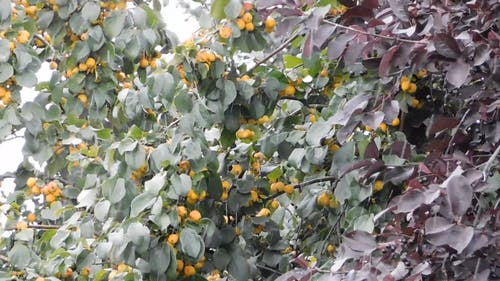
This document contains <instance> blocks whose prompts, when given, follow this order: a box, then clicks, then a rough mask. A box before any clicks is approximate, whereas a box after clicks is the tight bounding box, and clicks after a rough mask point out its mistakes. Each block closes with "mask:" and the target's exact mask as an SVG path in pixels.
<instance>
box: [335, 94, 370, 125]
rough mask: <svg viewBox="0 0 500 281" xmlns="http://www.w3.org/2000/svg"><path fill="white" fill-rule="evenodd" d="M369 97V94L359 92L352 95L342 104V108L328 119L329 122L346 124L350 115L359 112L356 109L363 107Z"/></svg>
mask: <svg viewBox="0 0 500 281" xmlns="http://www.w3.org/2000/svg"><path fill="white" fill-rule="evenodd" d="M370 98H371V96H370V95H367V94H359V95H357V96H355V97H353V98H352V99H350V100H349V101H348V102H347V103H346V104H345V105H344V107H343V108H342V110H339V111H338V112H337V113H335V115H333V116H332V117H331V118H330V119H329V122H332V124H338V125H345V124H347V121H348V120H349V119H350V118H351V116H353V115H354V114H355V113H356V114H357V113H359V112H358V111H356V110H357V109H361V110H363V109H365V107H366V106H367V105H368V101H369V100H370Z"/></svg>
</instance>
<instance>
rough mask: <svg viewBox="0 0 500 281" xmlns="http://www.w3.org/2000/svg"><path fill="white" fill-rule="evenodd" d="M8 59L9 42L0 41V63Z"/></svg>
mask: <svg viewBox="0 0 500 281" xmlns="http://www.w3.org/2000/svg"><path fill="white" fill-rule="evenodd" d="M9 58H10V46H9V40H6V39H1V40H0V63H5V62H7V61H8V60H9Z"/></svg>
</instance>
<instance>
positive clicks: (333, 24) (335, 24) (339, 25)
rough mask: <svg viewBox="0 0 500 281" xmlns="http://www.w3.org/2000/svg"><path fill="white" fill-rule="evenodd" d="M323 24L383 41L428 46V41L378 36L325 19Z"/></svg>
mask: <svg viewBox="0 0 500 281" xmlns="http://www.w3.org/2000/svg"><path fill="white" fill-rule="evenodd" d="M323 23H326V24H329V25H332V26H335V27H339V28H342V29H346V30H350V31H354V32H356V33H360V34H364V35H368V36H374V37H378V38H382V39H386V40H395V41H399V42H405V43H413V44H427V40H418V41H417V40H410V39H403V38H399V37H391V36H385V35H380V34H377V33H370V32H366V31H363V30H359V29H356V28H352V27H350V26H345V25H342V24H339V23H336V22H331V21H328V20H325V19H324V20H323Z"/></svg>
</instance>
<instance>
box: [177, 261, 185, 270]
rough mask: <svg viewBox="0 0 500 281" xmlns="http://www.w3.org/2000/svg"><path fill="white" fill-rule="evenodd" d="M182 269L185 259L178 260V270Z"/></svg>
mask: <svg viewBox="0 0 500 281" xmlns="http://www.w3.org/2000/svg"><path fill="white" fill-rule="evenodd" d="M182 269H184V261H183V260H177V271H181V270H182Z"/></svg>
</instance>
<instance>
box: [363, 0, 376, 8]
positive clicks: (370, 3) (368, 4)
mask: <svg viewBox="0 0 500 281" xmlns="http://www.w3.org/2000/svg"><path fill="white" fill-rule="evenodd" d="M361 6H363V7H365V8H368V9H376V8H378V0H364V1H363V3H361Z"/></svg>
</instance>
